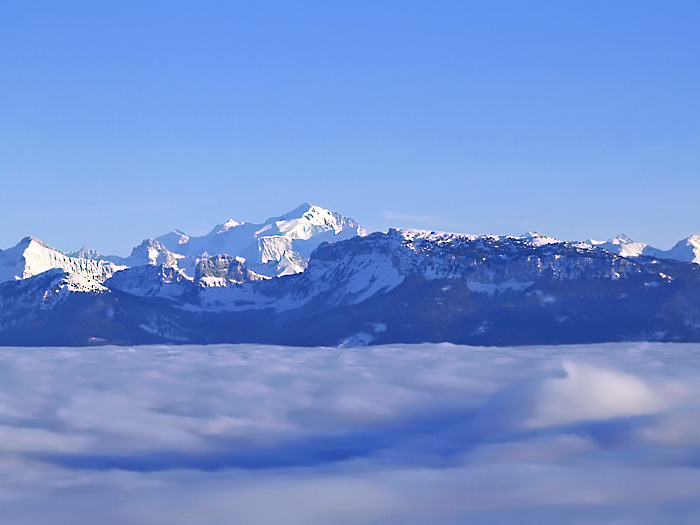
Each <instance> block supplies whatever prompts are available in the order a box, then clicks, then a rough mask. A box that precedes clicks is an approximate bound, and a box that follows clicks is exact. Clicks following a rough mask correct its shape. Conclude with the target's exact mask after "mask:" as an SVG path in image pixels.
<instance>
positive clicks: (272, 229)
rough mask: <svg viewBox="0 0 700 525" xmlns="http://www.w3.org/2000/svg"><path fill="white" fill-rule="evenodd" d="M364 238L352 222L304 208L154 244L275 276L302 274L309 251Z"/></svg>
mask: <svg viewBox="0 0 700 525" xmlns="http://www.w3.org/2000/svg"><path fill="white" fill-rule="evenodd" d="M366 234H367V232H366V231H365V230H364V229H363V228H362V227H361V226H360V225H359V224H358V223H357V222H356V221H354V220H353V219H350V218H348V217H343V216H342V215H340V214H339V213H336V212H333V211H330V210H327V209H325V208H321V207H320V206H312V205H310V204H308V203H304V204H302V205H301V206H298V207H297V208H295V209H294V210H292V211H290V212H288V213H285V214H284V215H280V216H277V217H271V218H269V219H267V220H266V221H265V222H264V223H262V224H253V223H248V222H237V221H234V220H229V221H227V222H225V223H223V224H219V225H217V226H216V227H215V228H214V229H213V230H211V232H209V233H208V234H207V235H205V236H202V237H188V236H187V235H185V234H184V233H183V232H180V231H177V232H172V233H169V234H167V235H163V236H161V237H157V238H156V240H157V241H159V242H161V243H162V244H163V246H164V247H165V248H166V249H167V250H169V251H170V252H172V253H173V254H182V255H186V256H190V257H195V258H201V257H202V256H203V254H205V253H206V254H207V255H208V256H215V255H229V256H232V257H236V256H240V257H244V258H245V259H246V263H247V265H248V267H249V268H250V269H251V270H253V271H255V272H257V273H260V274H261V275H264V276H267V277H274V276H278V275H285V274H290V273H298V272H301V271H303V270H304V269H305V268H306V264H307V260H308V258H309V256H310V255H311V252H312V251H313V250H314V249H315V248H316V247H317V246H318V245H319V244H321V243H323V242H335V241H340V240H344V239H348V238H350V237H354V236H357V235H366Z"/></svg>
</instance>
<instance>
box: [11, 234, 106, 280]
mask: <svg viewBox="0 0 700 525" xmlns="http://www.w3.org/2000/svg"><path fill="white" fill-rule="evenodd" d="M54 268H59V269H61V270H64V271H65V272H66V273H67V274H69V275H72V276H75V277H74V280H76V281H84V282H85V283H95V284H96V285H99V283H101V282H103V281H104V280H105V279H108V278H109V277H111V276H112V274H113V273H114V272H115V271H116V270H117V268H116V267H115V265H114V264H112V263H109V262H105V261H95V260H92V259H86V258H82V259H80V258H76V257H69V256H67V255H64V254H63V253H61V252H59V251H58V250H55V249H53V248H51V247H49V246H47V245H46V244H44V243H43V242H41V241H39V240H37V239H34V238H33V237H25V238H24V239H22V240H21V241H20V242H19V244H17V245H16V246H14V247H12V248H8V249H7V250H1V251H0V283H2V282H6V281H13V280H19V279H27V278H29V277H33V276H35V275H38V274H40V273H43V272H46V271H48V270H51V269H54ZM86 286H88V288H90V287H91V285H89V284H86Z"/></svg>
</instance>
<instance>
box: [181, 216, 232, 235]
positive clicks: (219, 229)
mask: <svg viewBox="0 0 700 525" xmlns="http://www.w3.org/2000/svg"><path fill="white" fill-rule="evenodd" d="M244 224H245V222H237V221H234V220H233V219H229V220H227V221H226V222H225V223H223V224H217V225H216V227H215V228H214V229H213V230H212V233H213V234H215V235H219V234H222V233H226V232H227V231H229V230H230V229H231V228H235V227H236V226H243V225H244ZM188 239H189V237H188Z"/></svg>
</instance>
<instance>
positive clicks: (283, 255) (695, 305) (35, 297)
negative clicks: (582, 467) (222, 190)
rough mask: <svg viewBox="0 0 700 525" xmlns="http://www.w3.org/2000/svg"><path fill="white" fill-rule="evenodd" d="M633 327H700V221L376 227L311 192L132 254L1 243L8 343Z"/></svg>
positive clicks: (318, 339) (340, 338)
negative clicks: (572, 232) (633, 227)
mask: <svg viewBox="0 0 700 525" xmlns="http://www.w3.org/2000/svg"><path fill="white" fill-rule="evenodd" d="M325 241H332V242H325ZM217 252H220V253H217ZM628 339H642V340H662V341H700V237H699V236H693V237H689V238H688V239H684V240H683V241H681V242H679V243H678V244H676V246H674V247H673V248H671V249H670V250H658V249H655V248H653V247H650V246H648V245H645V244H643V243H636V242H634V241H632V240H631V239H629V238H628V237H626V236H622V235H621V236H619V237H617V238H616V239H612V240H610V241H605V242H599V241H594V240H589V241H587V242H565V241H560V240H557V239H554V238H551V237H546V236H543V235H540V234H539V233H527V234H525V235H522V236H520V237H514V236H496V235H462V234H454V233H444V232H433V231H424V230H394V229H391V230H389V231H388V232H387V233H382V232H377V233H373V234H370V235H366V232H365V231H364V230H363V229H362V228H361V227H360V226H359V225H358V224H357V223H356V222H355V221H353V220H352V219H347V218H344V217H342V216H340V215H339V214H337V213H333V212H329V211H328V210H324V209H322V208H318V207H314V206H309V205H304V206H302V207H300V208H298V209H297V210H294V211H293V212H290V213H288V214H286V215H283V216H280V217H273V218H271V219H269V220H268V221H266V222H265V223H263V224H250V223H237V222H234V221H228V222H227V223H224V224H222V225H219V226H217V227H216V228H215V229H214V230H212V232H211V233H209V234H208V235H205V236H202V237H193V238H190V237H188V236H187V235H185V234H184V233H182V232H173V233H171V234H168V235H166V236H163V237H159V238H158V239H155V240H154V239H148V240H146V241H144V242H142V243H141V244H140V245H139V246H137V247H136V248H134V249H133V251H132V253H131V254H130V255H129V256H128V257H116V256H103V255H100V254H99V253H97V252H95V251H92V250H89V249H82V250H79V251H77V252H73V253H71V254H62V253H60V252H58V251H57V250H54V249H52V248H50V247H48V246H46V245H45V244H44V243H42V242H40V241H37V240H36V239H33V238H25V239H23V240H22V241H21V242H20V243H19V244H18V245H17V246H15V247H13V248H9V249H7V250H4V251H0V344H13V345H16V344H35V345H39V344H41V345H44V344H48V345H59V344H60V345H71V344H91V343H94V342H95V341H102V342H111V343H130V344H132V343H154V342H178V343H184V342H197V343H213V342H266V343H277V344H291V345H336V344H367V343H370V342H371V343H377V344H382V343H392V342H420V341H450V342H455V343H468V344H479V345H500V344H508V345H511V344H535V343H573V342H593V341H618V340H628Z"/></svg>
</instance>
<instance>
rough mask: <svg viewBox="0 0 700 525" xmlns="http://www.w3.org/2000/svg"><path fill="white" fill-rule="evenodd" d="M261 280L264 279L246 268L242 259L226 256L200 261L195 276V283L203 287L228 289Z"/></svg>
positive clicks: (216, 256)
mask: <svg viewBox="0 0 700 525" xmlns="http://www.w3.org/2000/svg"><path fill="white" fill-rule="evenodd" d="M263 279H265V277H263V276H262V275H260V274H257V273H255V272H253V271H251V270H249V269H248V268H247V267H246V265H245V260H244V259H243V258H241V257H231V256H228V255H215V256H214V257H209V258H206V259H203V260H201V261H200V262H199V263H198V264H197V273H196V274H195V282H197V283H198V284H200V285H201V286H203V287H222V286H223V287H230V286H232V285H235V284H239V283H248V282H253V281H260V280H263Z"/></svg>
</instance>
